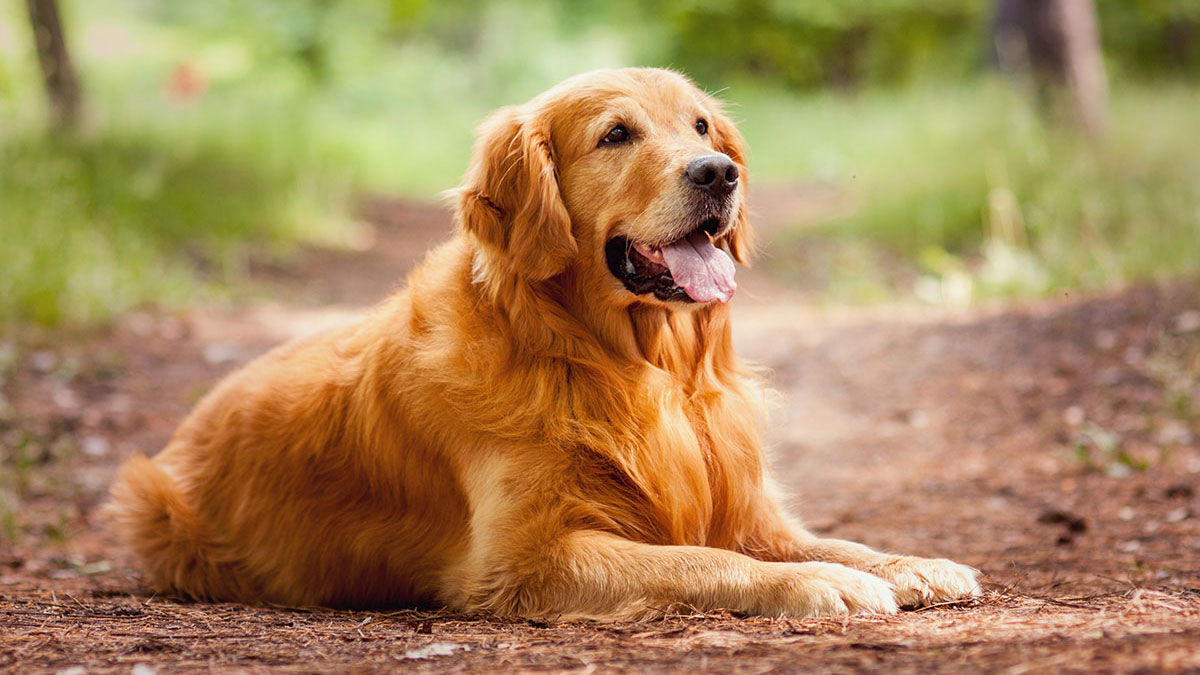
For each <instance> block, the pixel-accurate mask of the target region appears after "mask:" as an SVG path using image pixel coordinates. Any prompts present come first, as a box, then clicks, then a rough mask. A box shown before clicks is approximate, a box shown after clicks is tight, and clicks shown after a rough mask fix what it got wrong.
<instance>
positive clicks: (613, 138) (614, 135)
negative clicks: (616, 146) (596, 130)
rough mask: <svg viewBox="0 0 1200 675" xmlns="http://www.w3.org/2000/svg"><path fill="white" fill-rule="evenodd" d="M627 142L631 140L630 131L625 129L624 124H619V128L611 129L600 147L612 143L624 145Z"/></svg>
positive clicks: (601, 141)
mask: <svg viewBox="0 0 1200 675" xmlns="http://www.w3.org/2000/svg"><path fill="white" fill-rule="evenodd" d="M627 140H629V130H628V129H626V128H625V125H624V124H618V125H617V126H615V127H613V128H612V129H609V130H608V133H607V134H605V136H604V138H601V139H600V145H608V144H610V143H624V142H625V141H627Z"/></svg>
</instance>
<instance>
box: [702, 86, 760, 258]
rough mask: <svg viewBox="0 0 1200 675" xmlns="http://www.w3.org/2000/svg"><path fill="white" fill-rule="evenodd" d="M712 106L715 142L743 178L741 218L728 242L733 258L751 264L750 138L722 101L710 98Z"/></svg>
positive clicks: (736, 220) (740, 187)
mask: <svg viewBox="0 0 1200 675" xmlns="http://www.w3.org/2000/svg"><path fill="white" fill-rule="evenodd" d="M710 105H711V107H712V108H713V109H714V110H715V113H714V115H713V119H712V124H710V125H709V126H710V129H709V133H710V134H712V137H713V145H714V147H716V149H717V150H718V151H720V152H723V153H725V154H726V155H729V158H730V159H732V160H733V161H735V162H737V165H738V174H739V175H740V176H741V180H739V181H738V197H739V199H738V212H737V218H736V219H735V220H734V221H733V230H732V232H730V234H729V238H728V241H729V253H730V254H731V255H733V259H734V260H736V261H738V262H740V263H742V264H743V265H746V264H749V263H750V258H751V256H752V255H753V254H754V232H753V231H751V229H750V207H749V204H748V203H747V201H746V195H747V189H746V185H747V183H748V182H749V181H748V179H749V176H748V175H747V174H748V172H747V170H746V139H744V138H742V132H740V131H738V130H737V127H736V126H734V125H733V122H731V121H730V120H729V118H728V117H726V116H725V113H724V112H723V111H722V110H721V106H720V103H718V102H717V101H715V100H711V99H710Z"/></svg>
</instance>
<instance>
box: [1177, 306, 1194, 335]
mask: <svg viewBox="0 0 1200 675" xmlns="http://www.w3.org/2000/svg"><path fill="white" fill-rule="evenodd" d="M1194 330H1200V311H1196V310H1194V309H1189V310H1188V311H1186V312H1180V313H1179V315H1177V316H1176V317H1175V332H1176V333H1190V332H1192V331H1194Z"/></svg>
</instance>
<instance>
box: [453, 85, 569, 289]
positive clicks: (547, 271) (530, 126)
mask: <svg viewBox="0 0 1200 675" xmlns="http://www.w3.org/2000/svg"><path fill="white" fill-rule="evenodd" d="M458 218H459V222H460V223H461V226H462V228H463V229H464V230H466V231H467V232H470V233H471V234H472V235H474V236H475V237H476V238H477V239H478V240H479V241H480V242H482V243H483V244H484V245H485V246H487V247H489V248H491V249H493V250H496V251H499V252H501V253H502V255H501V256H500V258H501V259H503V260H505V262H506V263H507V264H509V265H510V266H511V269H512V271H513V272H514V273H516V274H518V275H520V276H522V277H524V278H526V279H530V280H532V281H542V280H545V279H549V278H550V277H552V276H554V275H555V274H558V273H559V272H561V271H562V270H563V269H564V268H565V267H566V265H567V262H568V261H569V260H570V259H571V258H572V257H573V256H574V255H575V254H576V252H577V251H578V248H577V247H576V244H575V239H574V238H573V237H572V236H571V217H570V216H569V215H568V214H567V207H566V205H564V204H563V200H562V196H561V195H560V194H559V191H558V176H557V171H556V168H555V165H554V158H553V150H552V148H551V146H550V137H549V133H548V129H546V128H545V126H544V125H543V124H542V123H539V121H538V120H537V119H535V118H532V117H530V116H529V115H527V114H525V113H523V112H522V111H521V110H520V109H519V108H516V107H508V108H501V109H500V110H498V111H496V112H495V113H493V114H492V116H491V117H489V118H488V119H487V120H486V121H485V122H484V123H483V124H481V125H480V126H479V129H478V130H477V138H476V141H475V151H474V153H473V155H472V158H471V165H470V168H468V169H467V175H466V177H465V178H464V180H463V185H462V187H461V188H459V202H458Z"/></svg>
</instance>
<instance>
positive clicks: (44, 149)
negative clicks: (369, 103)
mask: <svg viewBox="0 0 1200 675" xmlns="http://www.w3.org/2000/svg"><path fill="white" fill-rule="evenodd" d="M240 140H241V141H244V143H245V144H243V145H237V140H235V139H232V138H229V137H228V136H222V137H221V138H220V139H214V138H212V137H206V136H203V135H196V136H190V137H189V136H184V135H182V134H175V135H172V136H170V137H168V138H159V137H156V136H155V134H154V133H153V132H152V131H146V130H143V131H139V132H136V133H133V132H122V131H112V130H106V131H105V132H103V133H101V134H100V135H99V136H98V137H97V138H93V139H84V138H73V137H69V136H66V137H64V136H61V135H60V136H56V135H52V134H48V133H28V134H26V135H22V136H19V137H17V138H10V139H4V140H0V204H2V207H0V250H3V251H5V265H6V270H5V273H4V274H3V275H0V322H2V321H18V322H32V323H36V324H42V325H56V324H61V323H67V324H79V325H86V324H90V323H94V322H97V321H103V320H105V319H107V318H108V317H110V316H112V315H114V314H116V313H118V312H121V311H123V310H126V309H128V308H131V307H134V306H137V305H139V304H142V303H145V302H150V301H159V302H166V303H169V304H178V303H185V302H188V301H189V300H193V299H194V296H195V295H196V294H198V293H199V294H203V293H204V292H205V289H206V288H207V287H209V286H211V285H212V284H213V283H219V282H221V281H223V280H226V279H229V278H235V277H236V276H237V275H238V274H239V272H240V271H241V270H242V268H243V266H244V261H245V254H246V253H247V252H248V251H249V250H251V249H256V250H260V251H263V252H264V254H267V255H270V254H273V253H276V252H279V251H282V250H284V249H285V248H286V247H287V245H288V244H289V243H290V242H293V241H295V240H298V239H312V238H315V237H318V236H320V235H321V234H322V233H323V232H326V231H328V230H329V227H328V221H329V219H330V218H331V216H330V215H329V214H331V208H332V207H334V206H335V205H337V203H338V202H339V200H340V199H341V197H340V195H339V193H338V191H337V189H336V188H337V181H336V180H333V179H331V178H330V177H329V176H325V175H322V174H320V172H319V168H317V167H314V165H313V164H306V163H295V162H292V161H290V160H291V159H292V158H287V159H288V161H283V160H281V159H280V158H278V157H272V156H271V153H270V152H269V150H270V147H269V143H268V142H265V141H264V140H263V138H262V137H259V138H258V139H251V138H249V137H246V138H241V139H240Z"/></svg>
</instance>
